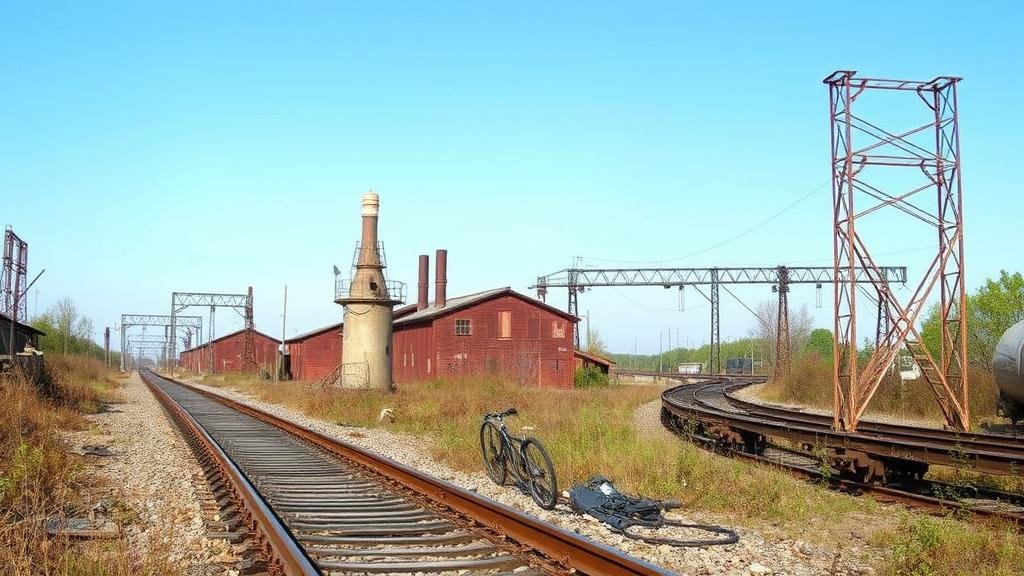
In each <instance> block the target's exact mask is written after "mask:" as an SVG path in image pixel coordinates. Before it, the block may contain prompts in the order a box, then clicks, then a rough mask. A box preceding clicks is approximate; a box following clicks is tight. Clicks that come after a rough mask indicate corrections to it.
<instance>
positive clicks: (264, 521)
mask: <svg viewBox="0 0 1024 576" xmlns="http://www.w3.org/2000/svg"><path fill="white" fill-rule="evenodd" d="M142 379H143V381H144V382H145V383H146V385H147V386H148V387H149V389H150V391H152V392H153V394H154V396H156V398H157V400H158V401H159V402H160V404H161V405H162V406H163V407H164V409H165V410H167V412H168V413H169V414H170V415H171V417H172V418H173V419H174V420H175V422H177V424H178V426H179V427H180V429H181V430H182V431H183V432H184V433H185V434H186V435H187V436H188V437H189V438H190V439H191V440H192V442H190V444H192V446H193V449H194V450H197V451H198V452H201V453H203V454H205V455H206V456H208V457H209V458H212V459H213V461H215V462H216V465H217V467H218V469H219V470H220V472H221V473H222V474H223V476H224V478H225V479H226V480H228V482H229V485H230V490H231V492H232V499H233V500H235V501H236V503H237V504H238V505H239V507H238V508H239V510H240V511H241V512H242V513H243V514H245V515H247V516H248V518H247V520H248V522H247V524H248V528H249V529H250V530H251V531H252V533H253V535H254V536H256V537H257V538H258V539H259V540H260V544H261V547H262V548H263V550H262V555H263V558H262V559H263V560H264V561H265V562H266V563H267V565H268V572H270V573H271V574H285V575H287V576H316V575H318V574H320V572H319V571H317V569H316V567H315V566H313V563H312V561H311V560H310V559H309V557H308V556H307V555H306V553H305V552H303V550H302V549H301V548H300V547H299V545H298V544H297V543H296V542H295V539H294V538H292V536H291V534H290V533H289V532H288V529H287V528H285V526H284V525H283V524H282V523H281V521H280V519H278V517H277V516H276V515H275V514H274V512H273V511H272V510H271V509H270V508H269V507H268V506H267V503H266V502H264V501H263V498H261V497H260V495H259V492H258V491H257V490H256V488H255V487H253V485H252V484H251V483H250V482H249V480H248V479H247V478H246V477H245V474H243V473H242V471H241V470H239V469H238V466H236V465H235V463H234V462H232V460H231V458H229V457H228V455H227V454H225V453H224V451H223V450H222V449H221V447H220V446H219V445H218V444H217V442H216V441H215V440H214V439H213V438H211V437H210V435H209V434H207V433H206V431H205V430H204V429H203V427H202V426H200V425H199V423H198V422H196V420H195V418H193V417H192V415H191V414H189V413H188V412H186V411H185V410H183V409H182V408H181V406H179V405H178V404H177V403H176V402H174V400H172V399H171V397H170V396H168V395H167V394H166V393H165V392H164V391H163V390H160V389H159V388H158V387H156V386H154V385H153V384H152V382H150V381H149V379H148V378H146V377H145V375H143V378H142Z"/></svg>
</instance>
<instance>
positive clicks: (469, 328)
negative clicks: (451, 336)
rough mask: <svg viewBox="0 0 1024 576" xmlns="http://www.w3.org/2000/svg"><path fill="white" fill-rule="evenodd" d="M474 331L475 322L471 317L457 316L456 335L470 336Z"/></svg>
mask: <svg viewBox="0 0 1024 576" xmlns="http://www.w3.org/2000/svg"><path fill="white" fill-rule="evenodd" d="M472 333H473V323H472V322H471V321H470V319H469V318H456V319H455V335H456V336H469V335H470V334H472Z"/></svg>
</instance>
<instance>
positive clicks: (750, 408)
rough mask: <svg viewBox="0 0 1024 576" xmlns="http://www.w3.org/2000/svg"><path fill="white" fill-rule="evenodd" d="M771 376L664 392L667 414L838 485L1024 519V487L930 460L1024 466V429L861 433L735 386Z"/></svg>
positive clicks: (713, 441) (875, 429) (757, 457)
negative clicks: (951, 475) (750, 397)
mask: <svg viewBox="0 0 1024 576" xmlns="http://www.w3.org/2000/svg"><path fill="white" fill-rule="evenodd" d="M761 382H764V378H762V377H750V376H746V377H737V376H712V377H708V378H707V379H705V380H703V381H701V382H697V383H693V384H684V385H681V386H676V387H673V388H669V389H668V390H666V391H665V392H664V393H663V394H662V421H663V423H664V424H665V425H666V426H667V427H669V428H670V429H672V430H675V431H677V432H680V433H682V434H685V435H687V436H688V437H690V438H691V439H693V440H694V441H696V442H698V443H700V444H703V445H705V446H708V447H711V448H713V449H715V450H717V451H721V452H727V453H729V454H731V455H733V456H736V457H739V458H743V459H748V460H753V461H758V462H762V463H767V464H772V465H775V466H778V467H781V468H783V469H785V470H787V471H789V472H791V473H793V474H795V475H798V476H802V477H811V478H816V479H819V480H823V481H827V482H828V483H829V484H831V485H832V486H833V487H834V488H837V489H840V490H844V491H848V492H855V493H870V494H872V495H874V496H876V497H878V498H879V499H881V500H884V501H902V502H906V503H909V504H911V505H912V506H917V507H924V508H932V509H934V508H943V509H949V508H951V507H952V508H959V509H965V510H969V511H971V512H973V513H976V514H980V515H991V516H999V517H1002V518H1007V519H1010V520H1013V521H1016V522H1018V523H1021V522H1024V496H1022V495H1019V494H1012V493H1006V492H999V491H996V490H990V489H985V488H979V487H974V486H969V485H952V484H947V483H942V482H936V481H930V480H926V479H924V475H925V473H926V472H927V470H928V466H929V465H930V464H939V465H947V466H953V467H955V468H958V469H970V470H974V471H978V472H983V473H987V474H995V475H1020V473H1021V471H1022V470H1024V439H1022V438H1021V437H1019V436H1002V435H993V434H973V433H957V432H952V431H946V430H938V429H928V428H919V427H912V426H900V425H896V424H882V423H873V422H863V423H862V424H861V426H860V427H859V429H858V431H857V432H855V433H847V432H839V431H835V430H832V427H831V425H832V419H831V417H829V416H825V415H820V414H811V413H807V412H803V411H799V410H790V409H785V408H781V407H775V406H765V405H762V404H757V403H754V402H748V401H744V400H740V399H738V398H736V397H735V395H734V394H733V393H734V392H735V391H737V390H739V389H740V388H743V387H745V386H749V385H751V384H755V383H761Z"/></svg>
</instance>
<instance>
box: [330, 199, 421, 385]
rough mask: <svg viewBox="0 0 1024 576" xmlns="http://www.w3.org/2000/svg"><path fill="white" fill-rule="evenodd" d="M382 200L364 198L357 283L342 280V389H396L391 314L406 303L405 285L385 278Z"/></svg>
mask: <svg viewBox="0 0 1024 576" xmlns="http://www.w3.org/2000/svg"><path fill="white" fill-rule="evenodd" d="M379 210H380V198H379V197H378V196H377V195H376V194H374V193H373V192H370V193H369V194H365V195H364V196H363V234H362V238H361V239H360V242H359V249H358V250H357V252H356V257H355V262H354V263H353V270H354V273H353V275H352V278H350V279H344V278H340V277H339V278H337V279H336V283H335V299H334V301H335V302H336V303H338V304H341V305H342V306H344V307H345V328H344V330H343V332H342V333H343V339H342V343H341V358H342V365H341V373H340V374H339V379H340V382H339V384H340V385H341V386H343V387H345V388H366V389H375V390H390V389H391V388H392V383H391V312H392V310H391V309H392V307H393V306H394V305H395V304H400V303H401V302H403V301H404V292H405V290H404V285H402V283H400V282H389V281H387V279H386V278H385V277H384V266H385V264H384V258H383V254H382V249H381V247H380V245H379V244H378V242H377V214H378V212H379Z"/></svg>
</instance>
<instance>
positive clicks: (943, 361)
mask: <svg viewBox="0 0 1024 576" xmlns="http://www.w3.org/2000/svg"><path fill="white" fill-rule="evenodd" d="M960 80H961V79H960V78H956V77H952V76H940V77H938V78H935V79H932V80H927V81H908V80H885V79H879V78H864V77H859V76H857V73H856V72H855V71H851V70H839V71H836V72H834V73H832V74H831V75H829V76H828V77H827V78H825V80H824V83H825V84H826V85H827V86H828V91H829V122H830V125H831V152H832V154H831V162H832V199H833V205H832V208H833V231H834V234H833V251H834V268H835V274H834V283H833V286H834V291H835V332H834V335H833V338H834V342H833V344H834V346H833V355H834V356H833V387H834V402H833V426H834V427H835V428H836V429H838V430H846V431H854V430H856V429H857V423H858V421H859V420H860V418H861V416H862V415H863V414H864V410H865V409H866V408H867V406H868V403H869V402H870V401H871V398H872V396H873V395H874V394H875V391H876V390H878V387H879V384H880V383H881V381H882V378H883V377H884V376H885V373H886V372H887V371H888V370H889V369H890V367H891V366H892V364H893V361H894V360H895V359H896V357H897V355H898V354H899V352H900V349H901V348H903V347H904V346H906V348H907V350H908V351H909V352H910V353H911V354H912V355H913V356H914V359H915V361H916V362H917V363H918V365H919V366H920V367H921V372H922V376H923V378H924V380H925V381H926V382H927V384H928V386H929V387H930V388H931V390H932V392H933V393H934V395H935V397H936V399H937V401H938V404H939V406H940V407H941V409H942V413H943V415H944V417H945V420H946V425H947V426H948V427H951V428H954V429H958V430H967V429H968V428H969V427H970V417H969V406H968V384H967V374H966V365H967V323H966V295H965V292H964V244H963V234H964V229H963V198H962V187H961V181H960V133H959V118H958V114H957V96H956V89H957V84H958V83H959V81H960ZM880 101H882V102H884V106H879V105H878V103H879V102H880ZM866 102H867V105H865V103H866ZM872 106H874V107H873V108H872ZM865 111H866V112H867V113H865ZM915 115H916V116H915ZM915 118H918V119H916V120H915ZM904 119H908V120H909V121H910V122H912V123H911V124H910V125H908V126H904V127H902V128H899V129H895V130H890V129H887V128H883V127H882V126H884V125H886V124H892V123H894V122H898V121H900V120H904ZM896 211H899V212H901V213H902V214H898V213H897V212H896ZM880 213H881V214H882V215H884V214H887V213H888V214H893V215H899V216H900V217H901V220H900V221H899V222H896V221H895V220H892V219H890V220H886V221H885V222H884V223H880V222H879V220H878V218H879V215H880ZM915 220H916V222H915ZM912 224H916V225H917V228H913V227H912V226H911V225H912ZM897 231H898V232H899V233H900V234H901V235H912V234H920V235H922V236H923V237H925V238H928V239H930V240H929V242H934V243H935V250H934V252H933V253H932V254H933V256H932V257H931V259H930V262H929V263H927V264H926V266H925V270H924V272H923V273H922V274H921V276H920V279H919V281H918V282H917V284H916V286H914V285H913V284H911V287H912V288H913V292H912V293H911V294H910V296H909V298H904V299H901V298H899V297H898V296H897V295H896V294H895V292H894V291H893V290H892V287H891V286H890V285H889V284H888V283H886V282H885V281H884V279H883V276H882V274H881V272H880V270H879V267H878V266H877V264H876V260H875V258H874V255H873V252H872V250H873V249H874V248H883V249H891V248H892V245H891V243H890V242H891V240H892V237H893V233H894V232H897ZM872 233H874V236H873V237H874V239H875V242H874V245H873V246H872V242H870V241H869V240H868V236H871V235H872ZM856 267H862V268H864V270H866V271H867V275H866V277H862V276H861V275H859V274H856V273H855V272H854V271H855V268H856ZM865 284H867V286H865ZM865 288H866V289H867V290H866V292H868V293H869V294H877V295H878V301H879V309H878V316H877V325H876V330H875V338H876V341H877V345H876V347H875V348H874V350H873V351H872V353H871V354H870V357H869V358H867V362H866V363H864V364H863V366H859V365H858V351H857V318H858V316H857V312H858V307H857V293H858V289H861V290H864V289H865ZM936 288H937V292H938V302H937V303H938V306H939V316H940V326H941V346H940V351H939V354H938V357H934V356H933V354H932V352H931V351H929V350H928V349H927V348H926V347H925V346H924V345H923V344H922V342H921V334H920V332H919V331H918V329H917V328H916V327H915V323H916V322H917V321H918V319H919V317H920V314H921V312H922V311H923V310H924V308H925V305H926V303H927V302H928V299H929V297H930V296H932V294H933V293H934V292H936ZM861 362H863V359H862V360H861Z"/></svg>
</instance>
